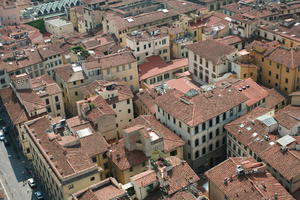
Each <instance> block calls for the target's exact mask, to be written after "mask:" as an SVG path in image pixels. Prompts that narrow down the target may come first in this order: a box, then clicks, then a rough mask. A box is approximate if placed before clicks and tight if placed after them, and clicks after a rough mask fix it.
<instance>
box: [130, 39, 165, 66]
mask: <svg viewBox="0 0 300 200" xmlns="http://www.w3.org/2000/svg"><path fill="white" fill-rule="evenodd" d="M126 46H128V47H129V48H130V49H132V50H133V55H134V56H135V57H136V59H137V62H138V64H141V63H143V62H145V60H146V57H149V56H153V55H159V56H160V57H161V58H162V59H164V60H165V61H170V37H169V36H168V35H166V36H164V37H160V38H157V39H154V40H153V39H149V40H148V41H135V40H132V39H131V38H129V37H126Z"/></svg>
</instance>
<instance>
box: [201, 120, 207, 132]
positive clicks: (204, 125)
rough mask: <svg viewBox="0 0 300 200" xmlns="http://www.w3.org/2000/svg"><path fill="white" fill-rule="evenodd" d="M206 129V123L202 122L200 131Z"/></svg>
mask: <svg viewBox="0 0 300 200" xmlns="http://www.w3.org/2000/svg"><path fill="white" fill-rule="evenodd" d="M205 129H206V123H205V122H204V123H203V124H202V131H204V130H205Z"/></svg>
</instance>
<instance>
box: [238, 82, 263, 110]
mask: <svg viewBox="0 0 300 200" xmlns="http://www.w3.org/2000/svg"><path fill="white" fill-rule="evenodd" d="M233 86H234V87H235V88H236V89H242V91H241V92H242V93H243V94H244V95H245V96H246V97H247V98H248V99H249V100H248V101H247V106H249V107H250V106H252V105H254V104H255V103H258V102H260V101H262V100H263V99H265V98H266V97H267V96H268V94H269V93H268V91H266V90H265V89H264V88H263V87H261V86H260V85H258V84H257V83H256V82H255V81H253V80H252V79H251V78H248V79H246V80H240V81H238V82H236V83H234V84H233Z"/></svg>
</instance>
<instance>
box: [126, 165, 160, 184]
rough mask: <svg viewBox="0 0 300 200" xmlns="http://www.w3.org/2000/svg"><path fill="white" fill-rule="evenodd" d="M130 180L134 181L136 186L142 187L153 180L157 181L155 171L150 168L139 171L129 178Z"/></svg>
mask: <svg viewBox="0 0 300 200" xmlns="http://www.w3.org/2000/svg"><path fill="white" fill-rule="evenodd" d="M130 180H131V181H134V183H135V184H137V186H138V187H141V188H144V187H146V186H148V185H150V184H153V183H154V182H157V181H158V179H157V177H156V172H155V171H154V170H152V169H149V170H147V171H144V172H142V173H139V174H137V175H135V176H132V177H131V178H130Z"/></svg>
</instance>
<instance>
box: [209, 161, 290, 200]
mask: <svg viewBox="0 0 300 200" xmlns="http://www.w3.org/2000/svg"><path fill="white" fill-rule="evenodd" d="M238 165H241V166H243V167H244V168H245V169H247V168H248V167H249V169H252V168H253V167H254V166H258V167H263V165H262V163H256V161H255V160H254V158H249V157H247V158H245V157H244V158H243V157H240V158H229V159H227V160H226V161H224V162H222V163H221V164H219V165H217V166H215V167H213V168H212V169H210V170H208V171H207V172H206V173H205V175H206V176H207V177H208V179H209V181H210V182H212V183H213V184H215V185H216V187H217V188H216V190H219V191H220V192H221V193H222V194H223V195H224V196H225V195H226V197H227V199H247V200H258V199H273V198H274V196H275V194H276V193H277V195H278V199H284V200H294V198H293V197H292V196H291V195H290V194H289V193H288V192H287V191H286V190H285V188H284V187H283V186H282V185H281V184H280V183H279V182H278V181H277V180H276V179H275V178H274V177H273V176H272V175H271V174H270V173H268V172H261V173H257V174H249V175H243V177H242V178H238V177H237V175H236V168H237V166H238ZM226 178H227V179H230V181H228V182H227V184H224V180H225V179H226Z"/></svg>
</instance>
